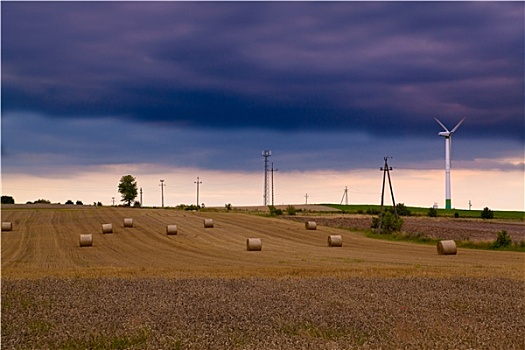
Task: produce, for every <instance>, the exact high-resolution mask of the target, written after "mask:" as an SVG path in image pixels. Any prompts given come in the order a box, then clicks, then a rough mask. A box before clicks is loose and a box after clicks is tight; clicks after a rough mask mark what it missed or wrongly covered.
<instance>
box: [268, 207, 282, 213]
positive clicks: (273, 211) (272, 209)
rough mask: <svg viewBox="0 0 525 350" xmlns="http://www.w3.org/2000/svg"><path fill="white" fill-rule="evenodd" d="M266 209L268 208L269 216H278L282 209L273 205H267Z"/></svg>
mask: <svg viewBox="0 0 525 350" xmlns="http://www.w3.org/2000/svg"><path fill="white" fill-rule="evenodd" d="M268 209H270V215H271V216H279V215H283V211H282V210H281V209H277V208H276V207H275V206H273V205H269V206H268Z"/></svg>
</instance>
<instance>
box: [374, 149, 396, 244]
mask: <svg viewBox="0 0 525 350" xmlns="http://www.w3.org/2000/svg"><path fill="white" fill-rule="evenodd" d="M388 158H389V157H384V158H383V159H384V160H385V165H384V166H383V167H382V168H379V169H380V170H381V171H382V172H383V188H382V190H381V213H380V214H379V227H378V228H377V233H378V234H381V226H382V225H383V203H384V196H385V176H386V175H388V184H389V185H390V194H391V195H392V204H393V205H394V213H395V215H396V219H397V218H398V215H397V208H396V200H395V199H394V190H393V189H392V180H391V179H390V170H392V168H391V167H389V166H388ZM390 158H391V157H390Z"/></svg>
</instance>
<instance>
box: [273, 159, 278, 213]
mask: <svg viewBox="0 0 525 350" xmlns="http://www.w3.org/2000/svg"><path fill="white" fill-rule="evenodd" d="M278 170H279V169H274V168H273V162H272V205H274V204H273V172H274V171H278Z"/></svg>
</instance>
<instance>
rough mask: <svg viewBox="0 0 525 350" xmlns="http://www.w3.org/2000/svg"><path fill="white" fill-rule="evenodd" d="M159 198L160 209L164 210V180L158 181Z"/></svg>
mask: <svg viewBox="0 0 525 350" xmlns="http://www.w3.org/2000/svg"><path fill="white" fill-rule="evenodd" d="M159 186H160V198H161V199H162V208H164V186H166V184H165V183H164V180H160V185H159Z"/></svg>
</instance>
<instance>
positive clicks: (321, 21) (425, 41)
mask: <svg viewBox="0 0 525 350" xmlns="http://www.w3.org/2000/svg"><path fill="white" fill-rule="evenodd" d="M0 5H1V19H2V22H1V40H2V43H1V51H2V52H1V54H2V55H1V56H2V57H1V58H2V60H1V83H2V86H1V97H2V99H1V113H2V115H1V117H2V121H1V128H2V129H1V135H2V140H1V141H2V142H1V147H2V149H1V155H2V169H1V173H2V195H11V196H13V197H14V199H15V201H16V202H17V203H25V202H26V201H34V200H36V199H39V198H45V199H49V200H51V201H52V202H60V203H64V202H65V201H66V200H68V199H71V200H73V201H76V200H81V201H83V202H84V204H92V203H93V202H98V201H100V202H102V203H103V204H106V205H109V204H112V202H113V201H115V203H120V199H121V198H120V194H119V193H118V191H117V187H118V182H119V180H120V178H121V176H123V175H127V174H131V175H133V176H135V177H136V179H137V183H138V186H139V187H140V188H142V189H143V204H144V205H147V206H160V204H161V187H160V186H159V184H160V179H163V180H165V184H166V187H164V188H163V190H164V197H165V205H169V206H175V205H178V204H182V203H184V204H192V203H195V202H196V183H195V182H196V181H197V177H199V181H201V182H202V184H200V186H199V190H200V202H202V203H205V204H206V205H207V206H224V204H226V203H231V204H232V205H233V206H234V207H235V206H236V205H237V206H240V205H261V204H263V201H264V198H263V194H264V162H263V157H262V155H261V153H262V151H263V150H271V152H272V155H271V157H270V158H269V166H270V167H271V163H274V168H275V169H278V170H277V171H274V197H275V204H304V203H306V202H308V203H340V202H341V201H342V200H343V195H344V193H345V188H346V189H347V193H348V202H349V204H379V203H380V196H381V190H382V176H383V173H382V172H381V171H380V167H382V166H383V164H384V158H385V157H389V158H387V159H388V163H389V166H391V167H392V168H393V170H392V172H391V179H392V184H393V188H394V192H395V200H396V202H398V203H399V202H402V203H405V204H406V205H414V206H426V207H430V206H432V205H434V204H437V205H438V206H439V207H443V206H444V204H445V175H444V147H445V146H444V138H443V137H440V136H438V132H440V131H442V129H441V126H440V125H439V124H438V123H437V122H436V121H435V120H434V117H437V118H438V119H439V120H440V121H441V122H443V123H444V124H445V125H446V126H447V127H448V128H449V130H450V129H452V128H453V127H454V126H455V125H456V124H457V123H458V122H459V121H460V120H461V119H462V118H466V119H465V122H464V123H463V124H462V125H461V126H460V127H459V128H458V130H457V131H456V133H455V134H454V135H453V137H452V139H453V148H452V205H453V207H456V208H460V209H468V208H469V203H470V204H471V205H472V208H473V209H474V208H475V209H480V208H481V209H482V208H483V207H486V206H488V207H490V208H491V209H500V210H525V209H524V191H525V186H524V164H525V161H524V156H525V154H524V148H525V125H524V124H525V116H524V113H525V112H524V110H525V102H524V99H525V98H524V96H525V90H524V86H525V78H524V76H525V74H524V57H525V54H524V52H525V50H524V47H525V27H524V23H525V20H524V16H525V15H524V13H525V4H524V3H523V2H9V1H2V2H1V4H0ZM269 177H270V173H269ZM270 186H271V182H270ZM270 197H271V194H270V193H268V198H267V200H268V203H270V201H271V200H270ZM387 198H388V197H387ZM138 199H140V198H138ZM386 202H388V203H390V201H388V200H386Z"/></svg>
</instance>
